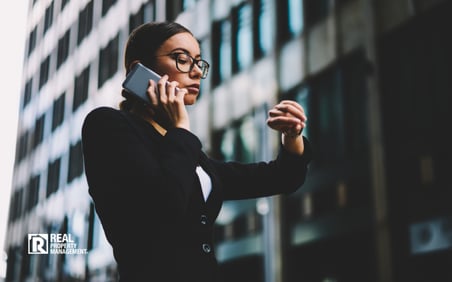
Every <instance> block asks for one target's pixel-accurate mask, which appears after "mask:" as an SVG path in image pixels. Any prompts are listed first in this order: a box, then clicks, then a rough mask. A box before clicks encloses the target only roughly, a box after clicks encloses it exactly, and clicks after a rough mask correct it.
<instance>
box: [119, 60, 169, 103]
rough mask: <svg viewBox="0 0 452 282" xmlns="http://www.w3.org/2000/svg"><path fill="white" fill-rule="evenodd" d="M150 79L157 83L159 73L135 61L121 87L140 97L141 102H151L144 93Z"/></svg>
mask: <svg viewBox="0 0 452 282" xmlns="http://www.w3.org/2000/svg"><path fill="white" fill-rule="evenodd" d="M150 79H152V80H153V81H155V82H156V83H157V82H158V81H159V80H160V75H158V74H157V73H156V72H154V71H153V70H151V69H149V68H147V67H145V66H144V65H142V64H141V63H137V64H135V66H134V67H133V69H132V70H131V71H130V72H129V74H128V75H127V77H126V79H125V80H124V82H123V83H122V87H123V88H124V89H125V90H127V91H128V92H130V93H131V94H133V95H135V96H136V97H138V98H140V99H141V100H142V101H143V102H145V103H147V104H151V100H150V99H149V97H148V94H147V93H146V92H147V89H148V87H149V80H150Z"/></svg>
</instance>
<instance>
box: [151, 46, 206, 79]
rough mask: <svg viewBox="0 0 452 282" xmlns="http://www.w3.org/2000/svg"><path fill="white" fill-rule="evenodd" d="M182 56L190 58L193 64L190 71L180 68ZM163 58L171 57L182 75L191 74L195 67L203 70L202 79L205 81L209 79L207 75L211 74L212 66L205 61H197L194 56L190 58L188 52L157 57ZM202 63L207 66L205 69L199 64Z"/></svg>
mask: <svg viewBox="0 0 452 282" xmlns="http://www.w3.org/2000/svg"><path fill="white" fill-rule="evenodd" d="M180 55H185V56H187V57H189V58H190V59H191V61H192V62H191V64H190V68H189V69H188V71H183V70H181V69H180V67H179V60H178V58H179V56H180ZM162 56H169V57H171V58H172V59H173V60H174V61H175V62H176V68H177V70H178V71H180V72H182V73H189V72H191V71H192V70H193V67H194V66H195V64H196V66H197V67H198V68H199V69H200V70H201V78H202V79H205V78H206V77H207V74H208V73H209V68H210V64H209V63H208V62H207V61H206V60H203V59H195V58H193V57H192V56H190V55H189V54H187V53H186V52H172V53H168V54H163V55H158V56H157V57H162ZM200 62H202V63H204V65H205V66H206V67H205V69H203V67H202V66H200V65H199V63H200Z"/></svg>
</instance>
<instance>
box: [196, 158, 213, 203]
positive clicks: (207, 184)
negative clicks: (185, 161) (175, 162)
mask: <svg viewBox="0 0 452 282" xmlns="http://www.w3.org/2000/svg"><path fill="white" fill-rule="evenodd" d="M196 173H197V174H198V178H199V182H200V183H201V190H202V195H203V196H204V201H207V198H208V197H209V194H210V191H212V180H211V179H210V176H209V175H208V174H207V173H206V172H205V170H204V169H203V168H202V167H200V166H197V167H196Z"/></svg>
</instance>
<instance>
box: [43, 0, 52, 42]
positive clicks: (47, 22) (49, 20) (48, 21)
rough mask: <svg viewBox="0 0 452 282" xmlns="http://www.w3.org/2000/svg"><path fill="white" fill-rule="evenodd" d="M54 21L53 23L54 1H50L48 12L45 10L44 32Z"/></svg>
mask: <svg viewBox="0 0 452 282" xmlns="http://www.w3.org/2000/svg"><path fill="white" fill-rule="evenodd" d="M52 23H53V1H52V2H51V3H50V5H49V7H47V9H46V12H45V16H44V34H45V33H46V32H47V30H48V29H49V28H50V27H51V26H52Z"/></svg>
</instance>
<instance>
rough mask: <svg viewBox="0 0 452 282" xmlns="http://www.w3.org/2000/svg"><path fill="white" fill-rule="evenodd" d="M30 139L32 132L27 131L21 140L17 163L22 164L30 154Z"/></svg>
mask: <svg viewBox="0 0 452 282" xmlns="http://www.w3.org/2000/svg"><path fill="white" fill-rule="evenodd" d="M29 139H30V132H29V131H25V132H24V134H22V135H21V136H20V138H19V142H18V146H17V147H18V148H17V156H16V161H17V162H20V161H21V160H23V159H24V158H25V156H27V154H28V141H29Z"/></svg>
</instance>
